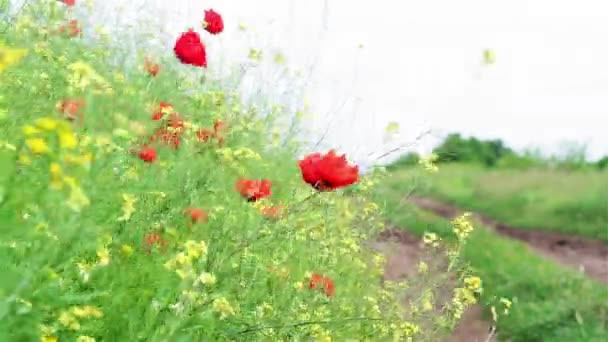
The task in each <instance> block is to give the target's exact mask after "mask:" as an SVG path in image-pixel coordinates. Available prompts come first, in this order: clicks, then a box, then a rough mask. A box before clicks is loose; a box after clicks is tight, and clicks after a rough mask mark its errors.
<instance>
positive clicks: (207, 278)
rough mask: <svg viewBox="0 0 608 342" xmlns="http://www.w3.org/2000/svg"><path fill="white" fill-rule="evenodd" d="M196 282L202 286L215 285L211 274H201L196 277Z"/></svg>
mask: <svg viewBox="0 0 608 342" xmlns="http://www.w3.org/2000/svg"><path fill="white" fill-rule="evenodd" d="M198 280H199V281H200V282H201V283H202V284H204V285H209V286H211V285H213V284H215V281H216V279H215V276H214V275H213V274H211V273H207V272H203V273H201V275H200V276H198Z"/></svg>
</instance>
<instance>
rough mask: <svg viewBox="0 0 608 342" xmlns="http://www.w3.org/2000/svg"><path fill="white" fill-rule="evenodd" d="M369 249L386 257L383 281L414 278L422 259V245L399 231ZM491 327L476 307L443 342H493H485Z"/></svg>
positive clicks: (392, 231)
mask: <svg viewBox="0 0 608 342" xmlns="http://www.w3.org/2000/svg"><path fill="white" fill-rule="evenodd" d="M372 248H374V249H376V250H378V251H380V252H382V253H383V254H384V255H385V257H386V265H385V270H384V279H386V280H393V281H396V280H402V279H407V278H413V277H415V276H416V274H417V267H418V263H419V261H420V260H421V259H422V258H423V242H422V240H421V239H420V238H418V237H416V236H414V235H413V234H411V233H409V232H408V231H406V230H405V229H401V228H389V229H387V230H385V231H384V232H382V233H381V234H380V238H379V239H378V241H376V242H374V243H372ZM491 327H492V326H491V324H490V323H489V322H488V321H487V320H485V319H484V318H483V313H482V308H481V306H480V305H474V306H472V307H470V308H469V309H468V310H467V311H466V312H465V313H464V315H463V316H462V318H461V320H460V321H459V322H458V324H457V325H456V328H455V329H454V331H453V332H452V334H451V335H450V336H448V337H446V338H445V339H444V340H443V341H444V342H484V341H485V342H496V341H497V339H496V336H493V337H492V338H491V339H488V336H489V335H490V329H491Z"/></svg>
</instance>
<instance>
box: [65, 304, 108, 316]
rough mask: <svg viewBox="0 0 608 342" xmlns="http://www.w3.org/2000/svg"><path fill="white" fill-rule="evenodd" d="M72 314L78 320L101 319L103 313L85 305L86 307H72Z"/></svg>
mask: <svg viewBox="0 0 608 342" xmlns="http://www.w3.org/2000/svg"><path fill="white" fill-rule="evenodd" d="M71 311H72V314H73V315H74V316H76V317H79V318H90V317H93V318H101V317H103V312H101V310H99V309H98V308H96V307H94V306H91V305H86V306H74V307H72V310H71Z"/></svg>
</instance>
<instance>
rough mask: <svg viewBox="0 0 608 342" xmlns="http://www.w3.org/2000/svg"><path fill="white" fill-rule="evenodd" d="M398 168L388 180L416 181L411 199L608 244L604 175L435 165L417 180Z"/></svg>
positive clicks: (606, 174) (607, 172)
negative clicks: (446, 204) (450, 205)
mask: <svg viewBox="0 0 608 342" xmlns="http://www.w3.org/2000/svg"><path fill="white" fill-rule="evenodd" d="M419 173H420V171H419V170H417V169H402V170H397V171H395V173H394V177H397V178H401V179H403V181H404V182H409V181H411V180H413V179H418V184H419V187H418V188H417V189H416V190H415V192H416V193H417V194H421V195H430V196H432V197H434V198H438V199H441V200H444V201H447V202H449V203H453V204H456V205H458V206H461V207H463V208H466V209H468V210H472V211H478V212H481V213H483V214H486V215H488V216H490V217H492V218H494V219H496V220H498V221H501V222H503V223H506V224H509V225H513V226H517V227H522V228H531V229H547V230H552V231H558V232H563V233H571V234H579V235H583V236H587V237H590V238H595V239H601V240H604V241H608V170H604V171H598V170H580V171H559V170H547V169H537V170H508V169H486V168H483V167H480V166H475V165H464V164H462V165H461V164H447V165H441V166H440V170H439V172H438V173H437V174H434V175H432V176H427V175H425V176H424V177H419Z"/></svg>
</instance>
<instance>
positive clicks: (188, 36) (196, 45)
mask: <svg viewBox="0 0 608 342" xmlns="http://www.w3.org/2000/svg"><path fill="white" fill-rule="evenodd" d="M173 51H174V52H175V56H177V58H178V59H179V60H180V61H181V62H182V63H183V64H190V65H194V66H198V67H205V68H206V67H207V53H206V52H205V45H203V42H201V38H200V36H199V35H198V33H196V32H194V31H193V30H192V29H190V30H188V32H184V33H182V35H181V36H180V37H179V38H178V39H177V41H176V42H175V46H174V47H173Z"/></svg>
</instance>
